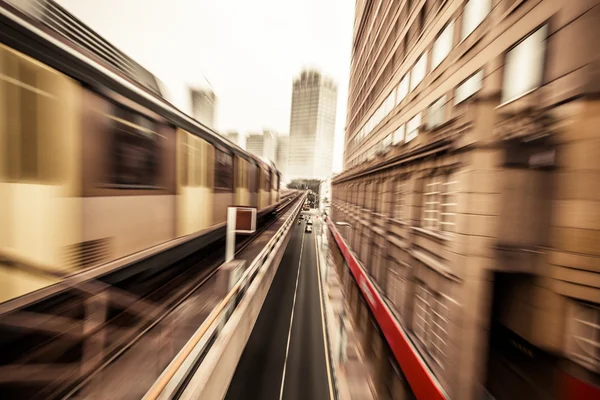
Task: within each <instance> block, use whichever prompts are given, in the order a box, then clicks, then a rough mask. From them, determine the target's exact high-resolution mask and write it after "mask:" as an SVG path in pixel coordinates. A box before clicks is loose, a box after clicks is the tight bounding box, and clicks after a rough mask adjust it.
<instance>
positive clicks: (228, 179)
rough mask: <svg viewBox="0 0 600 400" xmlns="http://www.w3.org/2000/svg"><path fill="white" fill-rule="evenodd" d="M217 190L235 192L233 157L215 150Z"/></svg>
mask: <svg viewBox="0 0 600 400" xmlns="http://www.w3.org/2000/svg"><path fill="white" fill-rule="evenodd" d="M215 189H222V190H228V191H232V190H233V157H232V155H231V154H229V153H228V152H226V151H224V150H221V149H218V148H215Z"/></svg>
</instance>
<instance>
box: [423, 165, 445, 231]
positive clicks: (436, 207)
mask: <svg viewBox="0 0 600 400" xmlns="http://www.w3.org/2000/svg"><path fill="white" fill-rule="evenodd" d="M441 194H442V176H441V175H436V176H431V177H429V178H426V179H425V184H424V186H423V228H425V229H429V230H432V231H438V230H439V229H440V215H439V214H440V204H441Z"/></svg>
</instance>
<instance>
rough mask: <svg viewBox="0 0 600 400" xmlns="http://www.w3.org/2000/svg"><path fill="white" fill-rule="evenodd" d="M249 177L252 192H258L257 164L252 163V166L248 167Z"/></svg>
mask: <svg viewBox="0 0 600 400" xmlns="http://www.w3.org/2000/svg"><path fill="white" fill-rule="evenodd" d="M248 178H249V180H250V185H249V190H250V192H251V193H255V192H256V188H257V187H258V181H257V176H256V165H255V164H253V163H250V168H248Z"/></svg>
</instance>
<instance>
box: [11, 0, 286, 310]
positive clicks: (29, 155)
mask: <svg viewBox="0 0 600 400" xmlns="http://www.w3.org/2000/svg"><path fill="white" fill-rule="evenodd" d="M34 6H35V7H34ZM0 10H1V17H0V37H1V44H0V121H2V122H1V123H0V286H1V288H0V289H2V290H0V291H1V292H3V294H2V298H1V299H0V301H2V300H6V299H8V298H12V297H14V296H17V295H19V294H22V293H26V292H28V291H31V290H34V289H36V288H39V287H41V286H44V285H46V284H48V279H49V278H48V277H45V276H44V274H32V273H31V272H26V271H25V270H23V269H20V268H19V269H16V268H12V269H11V268H8V267H7V265H9V264H11V263H14V262H17V263H19V264H20V265H30V266H33V269H37V270H38V271H39V270H41V271H45V272H49V273H50V274H54V275H56V276H61V275H63V276H64V275H65V274H66V273H69V272H73V271H78V270H81V269H82V268H86V267H89V266H92V265H98V264H101V263H106V262H108V261H111V260H115V259H117V258H120V257H123V256H126V255H129V254H132V253H135V252H139V251H141V250H144V249H148V248H150V247H152V246H154V245H157V244H160V243H164V242H167V241H169V240H172V239H175V238H178V237H183V236H186V235H191V234H198V233H199V232H202V231H204V230H207V229H209V228H211V227H215V226H217V225H219V224H221V223H223V222H224V221H225V219H226V208H227V206H229V205H232V204H235V205H246V206H253V207H257V208H258V210H259V212H260V211H261V210H263V211H264V210H267V209H268V208H269V207H273V206H274V205H275V204H276V203H277V202H278V201H279V182H280V175H279V173H278V171H277V170H276V169H275V168H274V166H273V165H269V164H267V163H265V162H263V161H261V160H260V159H258V158H256V157H253V156H252V155H250V154H248V153H246V152H244V151H243V150H241V149H240V148H238V147H237V146H235V145H234V144H232V143H230V142H228V141H227V140H226V139H224V138H222V137H220V136H218V135H217V134H216V133H214V132H213V131H211V130H210V129H208V128H207V127H205V126H203V125H202V124H200V123H198V122H196V121H195V120H193V119H191V118H190V117H188V116H186V115H185V114H183V113H181V112H180V111H178V110H177V109H176V108H174V107H173V106H172V105H170V104H169V103H168V102H167V101H166V100H164V98H163V96H162V94H161V89H160V83H159V81H158V80H157V79H156V78H155V77H154V76H153V75H152V74H150V73H149V72H148V71H147V70H145V69H143V68H142V67H141V66H140V65H139V64H137V63H135V62H134V61H133V60H131V59H130V58H128V57H127V56H126V55H124V54H123V53H122V52H120V51H119V50H117V49H116V48H114V47H113V46H112V45H110V43H108V42H106V41H104V40H103V39H102V38H101V37H100V36H98V35H97V34H96V33H94V32H93V31H91V30H90V29H89V28H87V27H86V26H85V25H83V24H82V23H81V22H79V21H78V20H77V19H76V18H74V17H73V16H72V15H70V14H68V13H67V12H66V11H65V10H64V9H62V8H61V7H59V6H58V5H56V4H55V3H53V2H51V1H39V0H36V1H17V0H13V1H0ZM3 261H4V262H3Z"/></svg>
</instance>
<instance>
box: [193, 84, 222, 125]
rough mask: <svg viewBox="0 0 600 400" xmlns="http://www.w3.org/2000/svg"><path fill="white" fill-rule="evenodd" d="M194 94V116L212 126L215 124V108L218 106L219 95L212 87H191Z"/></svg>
mask: <svg viewBox="0 0 600 400" xmlns="http://www.w3.org/2000/svg"><path fill="white" fill-rule="evenodd" d="M190 95H191V96H192V116H193V117H194V118H195V119H196V120H197V121H198V122H201V123H203V124H205V125H207V126H209V127H211V128H214V124H215V109H216V107H217V96H216V95H215V93H214V92H213V91H212V90H211V89H199V88H193V89H190Z"/></svg>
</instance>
